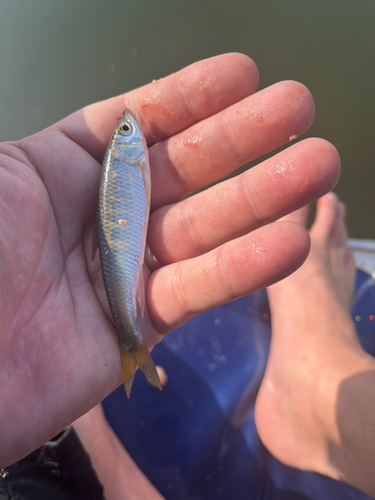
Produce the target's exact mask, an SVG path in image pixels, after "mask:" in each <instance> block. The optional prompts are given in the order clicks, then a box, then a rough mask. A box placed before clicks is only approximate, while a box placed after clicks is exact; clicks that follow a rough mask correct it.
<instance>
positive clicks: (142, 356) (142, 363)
mask: <svg viewBox="0 0 375 500" xmlns="http://www.w3.org/2000/svg"><path fill="white" fill-rule="evenodd" d="M120 354H121V371H122V380H123V382H124V387H125V392H126V395H127V397H128V398H129V397H130V392H131V388H132V384H133V380H134V375H135V372H136V370H137V367H138V368H140V369H141V370H142V372H143V373H144V374H145V375H146V377H148V378H149V379H150V380H152V382H153V383H154V384H155V385H156V387H158V388H159V389H160V390H161V383H160V379H159V375H158V372H157V370H156V368H155V365H154V362H153V361H152V358H151V356H150V353H149V352H148V349H147V347H146V346H145V344H143V343H142V344H139V345H138V346H137V347H132V348H131V349H125V348H123V347H121V346H120Z"/></svg>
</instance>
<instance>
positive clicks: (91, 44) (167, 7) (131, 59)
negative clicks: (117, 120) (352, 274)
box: [0, 0, 375, 238]
mask: <svg viewBox="0 0 375 500" xmlns="http://www.w3.org/2000/svg"><path fill="white" fill-rule="evenodd" d="M229 51H238V52H244V53H245V54H248V55H249V56H251V57H252V58H253V59H254V60H255V61H256V63H257V64H258V67H259V69H260V74H261V82H260V83H261V88H263V87H266V86H268V85H270V84H272V83H274V82H276V81H278V80H282V79H295V80H299V81H301V82H303V83H304V84H305V85H307V87H308V88H309V89H310V90H311V91H312V93H313V95H314V98H315V102H316V108H317V115H316V120H315V123H314V125H313V127H312V128H311V130H310V131H309V132H308V134H307V135H316V136H321V137H325V138H327V139H328V140H330V141H331V142H333V144H334V145H335V146H336V147H337V148H338V149H339V151H340V154H341V157H342V163H343V173H342V178H341V181H340V183H339V185H338V187H337V189H336V191H337V192H338V193H339V195H340V196H341V197H342V198H343V200H344V201H345V202H346V203H347V205H348V222H349V228H350V234H351V236H353V237H368V238H375V220H374V215H373V214H375V196H374V194H373V190H374V188H373V186H374V181H375V161H374V156H375V141H374V138H375V122H374V116H375V95H374V88H375V56H374V52H375V2H374V0H356V1H353V0H283V1H280V0H263V1H262V0H230V1H222V0H189V1H186V0H185V1H183V0H106V1H104V0H32V1H30V0H1V1H0V63H1V70H0V139H1V140H7V139H18V138H20V137H23V136H25V135H27V134H30V133H32V132H36V131H38V130H40V129H42V128H44V127H45V126H47V125H50V124H51V123H53V122H54V121H56V120H58V119H60V118H62V117H63V116H65V115H66V114H68V113H70V112H72V111H75V110H76V109H78V108H80V107H82V106H83V105H85V104H88V103H91V102H93V101H96V100H98V99H103V98H106V97H109V96H112V95H114V94H118V93H121V92H124V91H126V90H129V89H132V88H134V87H137V86H140V85H143V84H145V83H147V82H150V81H151V80H152V79H157V78H160V77H162V76H165V75H167V74H169V73H171V72H173V71H176V70H177V69H179V68H182V67H183V66H185V65H187V64H189V63H192V62H194V61H196V60H199V59H203V58H205V57H209V56H212V55H216V54H219V53H223V52H229Z"/></svg>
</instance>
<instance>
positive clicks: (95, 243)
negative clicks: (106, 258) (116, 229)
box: [91, 224, 98, 265]
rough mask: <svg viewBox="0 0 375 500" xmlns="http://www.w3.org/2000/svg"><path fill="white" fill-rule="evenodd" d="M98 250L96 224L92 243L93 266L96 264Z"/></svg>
mask: <svg viewBox="0 0 375 500" xmlns="http://www.w3.org/2000/svg"><path fill="white" fill-rule="evenodd" d="M97 250H98V236H97V231H96V224H94V229H93V232H92V243H91V265H93V263H94V260H95V255H96V252H97Z"/></svg>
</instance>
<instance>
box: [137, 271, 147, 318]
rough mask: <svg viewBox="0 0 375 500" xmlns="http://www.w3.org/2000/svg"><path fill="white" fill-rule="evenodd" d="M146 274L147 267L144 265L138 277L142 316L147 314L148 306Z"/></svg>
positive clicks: (138, 298)
mask: <svg viewBox="0 0 375 500" xmlns="http://www.w3.org/2000/svg"><path fill="white" fill-rule="evenodd" d="M146 279H147V278H146V274H145V269H144V267H142V271H141V273H140V275H139V279H138V287H137V302H138V304H139V308H140V310H141V315H142V318H143V317H144V315H145V308H146Z"/></svg>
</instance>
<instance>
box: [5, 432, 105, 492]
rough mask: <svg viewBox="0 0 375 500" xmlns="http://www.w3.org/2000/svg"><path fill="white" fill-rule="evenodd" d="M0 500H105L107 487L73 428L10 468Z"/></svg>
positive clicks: (8, 468) (7, 470)
mask: <svg viewBox="0 0 375 500" xmlns="http://www.w3.org/2000/svg"><path fill="white" fill-rule="evenodd" d="M6 472H7V476H6V477H5V479H3V480H1V481H0V500H75V499H77V500H86V499H87V500H89V499H90V500H103V499H104V496H103V487H102V485H101V484H100V483H99V480H98V478H97V477H96V474H95V472H94V469H93V468H92V466H91V461H90V458H89V456H88V454H87V453H86V451H85V449H84V448H83V446H82V444H81V442H80V440H79V438H78V436H77V434H76V433H75V431H74V429H73V428H72V427H68V428H67V429H65V431H63V432H61V433H60V434H59V435H58V436H56V437H55V438H54V439H53V440H52V441H49V442H48V443H46V444H45V445H43V446H41V447H40V448H38V449H37V450H35V451H33V452H32V453H30V455H28V456H27V457H25V458H24V459H22V460H20V461H19V462H17V463H15V464H14V465H12V466H10V467H7V469H6Z"/></svg>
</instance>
